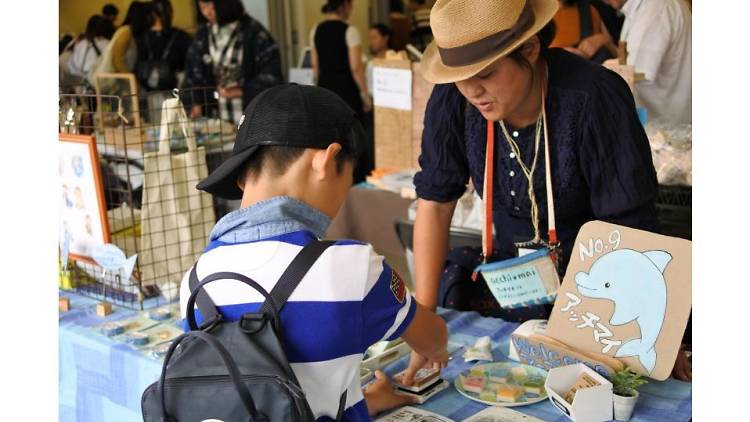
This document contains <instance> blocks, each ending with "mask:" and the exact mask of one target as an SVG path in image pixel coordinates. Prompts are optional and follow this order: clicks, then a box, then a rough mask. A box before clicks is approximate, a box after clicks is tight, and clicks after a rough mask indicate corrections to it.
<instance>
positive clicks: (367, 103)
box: [360, 94, 372, 113]
mask: <svg viewBox="0 0 750 422" xmlns="http://www.w3.org/2000/svg"><path fill="white" fill-rule="evenodd" d="M360 97H361V98H362V111H363V112H365V113H369V112H370V110H372V100H371V99H370V96H369V95H368V94H364V95H360Z"/></svg>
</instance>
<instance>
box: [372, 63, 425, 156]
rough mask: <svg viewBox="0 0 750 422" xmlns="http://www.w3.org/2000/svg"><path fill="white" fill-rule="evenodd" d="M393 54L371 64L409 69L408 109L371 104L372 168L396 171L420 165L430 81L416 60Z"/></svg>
mask: <svg viewBox="0 0 750 422" xmlns="http://www.w3.org/2000/svg"><path fill="white" fill-rule="evenodd" d="M395 57H396V58H386V59H375V60H373V65H374V66H375V67H387V68H393V69H406V70H410V71H411V72H412V88H411V89H412V93H411V94H412V95H411V96H412V103H411V110H397V109H393V108H387V107H380V106H376V107H374V109H373V110H374V120H375V121H374V127H375V168H378V169H388V170H394V171H399V170H406V169H416V168H419V163H418V159H419V154H420V152H421V145H422V130H423V129H424V113H425V108H426V107H427V101H428V100H429V98H430V94H432V87H433V84H431V83H430V82H427V81H426V80H425V79H424V78H423V77H422V75H421V73H420V72H419V70H418V67H419V64H418V63H412V62H411V61H409V60H407V59H405V58H403V56H395Z"/></svg>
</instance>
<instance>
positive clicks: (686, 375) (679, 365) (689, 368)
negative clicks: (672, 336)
mask: <svg viewBox="0 0 750 422" xmlns="http://www.w3.org/2000/svg"><path fill="white" fill-rule="evenodd" d="M672 376H673V377H675V378H677V379H678V380H682V381H692V380H693V364H692V363H690V361H689V360H688V358H687V355H686V354H685V350H684V345H683V347H680V351H679V352H677V360H676V361H675V363H674V368H672Z"/></svg>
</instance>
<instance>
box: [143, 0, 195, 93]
mask: <svg viewBox="0 0 750 422" xmlns="http://www.w3.org/2000/svg"><path fill="white" fill-rule="evenodd" d="M150 9H151V10H150V13H149V19H148V22H149V29H148V30H147V31H144V32H143V33H142V34H141V35H139V36H137V37H136V38H135V44H136V46H137V50H138V56H137V59H136V63H135V70H136V72H135V73H136V76H137V77H138V83H139V84H140V86H142V87H144V88H146V90H147V91H163V90H168V89H172V88H175V87H177V73H178V72H182V71H183V70H184V69H185V56H186V55H187V50H188V48H190V44H191V39H190V35H188V34H187V32H185V31H183V30H181V29H179V28H175V27H173V26H172V5H171V3H170V2H169V0H155V1H152V2H151V3H150Z"/></svg>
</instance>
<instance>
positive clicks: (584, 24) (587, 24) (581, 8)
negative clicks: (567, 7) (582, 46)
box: [578, 0, 594, 42]
mask: <svg viewBox="0 0 750 422" xmlns="http://www.w3.org/2000/svg"><path fill="white" fill-rule="evenodd" d="M578 23H579V24H580V34H581V38H580V39H579V40H578V42H581V41H583V40H584V39H586V38H588V37H590V36H591V35H592V34H593V33H594V24H593V21H592V19H591V2H590V1H589V0H580V1H578Z"/></svg>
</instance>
